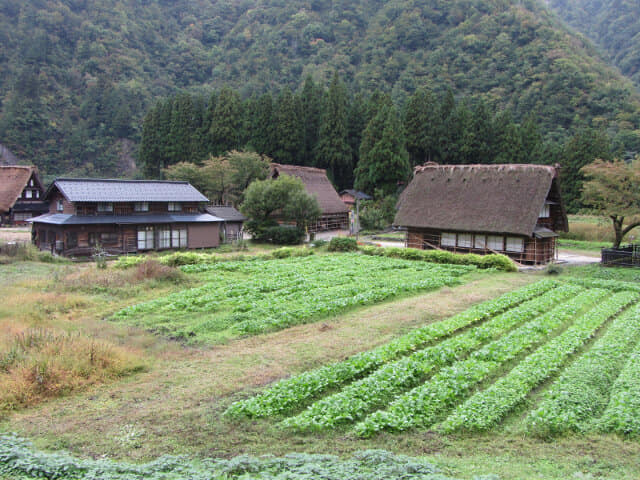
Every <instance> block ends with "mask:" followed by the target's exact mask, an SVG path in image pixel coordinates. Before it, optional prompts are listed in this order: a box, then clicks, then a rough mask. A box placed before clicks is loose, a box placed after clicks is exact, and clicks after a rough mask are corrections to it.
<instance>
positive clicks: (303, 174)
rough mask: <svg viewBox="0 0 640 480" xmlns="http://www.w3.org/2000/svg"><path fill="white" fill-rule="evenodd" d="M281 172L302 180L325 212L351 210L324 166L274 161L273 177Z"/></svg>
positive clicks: (345, 211)
mask: <svg viewBox="0 0 640 480" xmlns="http://www.w3.org/2000/svg"><path fill="white" fill-rule="evenodd" d="M281 173H284V174H285V175H289V176H291V177H297V178H299V179H300V180H302V183H304V186H305V188H306V189H307V192H308V193H310V194H311V195H315V196H316V198H317V199H318V204H319V205H320V210H322V213H323V214H327V213H347V212H349V208H348V207H347V206H346V205H345V203H344V202H343V201H342V200H341V199H340V196H339V195H338V192H336V189H335V188H333V185H332V184H331V182H330V181H329V179H328V178H327V171H326V170H324V169H322V168H313V167H301V166H298V165H281V164H279V163H272V164H271V176H272V178H277V177H278V175H280V174H281Z"/></svg>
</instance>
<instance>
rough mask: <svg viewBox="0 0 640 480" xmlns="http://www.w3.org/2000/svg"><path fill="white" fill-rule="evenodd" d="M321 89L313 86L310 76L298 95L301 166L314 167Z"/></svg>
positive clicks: (320, 112) (319, 118)
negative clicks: (301, 144) (302, 145)
mask: <svg viewBox="0 0 640 480" xmlns="http://www.w3.org/2000/svg"><path fill="white" fill-rule="evenodd" d="M322 95H323V92H322V88H321V87H318V86H316V85H315V83H314V82H313V78H312V77H311V75H309V76H307V78H306V79H305V81H304V86H303V87H302V92H301V94H300V102H301V107H302V123H303V125H304V156H303V158H302V159H301V164H302V165H308V166H314V165H316V158H315V151H316V146H317V144H318V136H319V131H320V120H321V115H322Z"/></svg>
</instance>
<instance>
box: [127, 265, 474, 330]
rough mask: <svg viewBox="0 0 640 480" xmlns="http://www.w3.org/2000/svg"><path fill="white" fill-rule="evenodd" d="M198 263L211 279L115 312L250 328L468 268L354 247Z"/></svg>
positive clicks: (365, 300)
mask: <svg viewBox="0 0 640 480" xmlns="http://www.w3.org/2000/svg"><path fill="white" fill-rule="evenodd" d="M197 267H199V268H200V267H207V269H206V273H203V276H204V278H205V279H207V278H210V279H211V281H210V282H208V283H206V284H205V285H203V286H200V287H197V288H193V289H189V290H185V291H182V292H178V293H175V294H171V295H168V296H166V297H163V298H159V299H156V300H153V301H151V302H146V303H143V304H139V305H134V306H131V307H128V308H125V309H123V310H121V311H120V312H118V313H116V315H115V318H119V319H133V320H134V321H135V322H136V323H137V324H139V325H142V326H146V327H149V328H153V329H156V330H160V331H162V330H167V333H169V334H171V335H172V336H191V335H201V336H206V335H207V334H208V333H211V332H221V331H224V330H230V331H232V332H234V333H235V334H255V333H262V332H265V331H271V330H278V329H282V328H286V327H288V326H291V325H296V324H300V323H306V322H308V321H309V320H310V319H312V318H320V317H326V316H329V315H332V314H335V313H338V312H341V311H343V310H345V309H347V308H349V307H352V306H356V305H369V304H373V303H377V302H380V301H383V300H385V299H388V298H391V297H394V296H397V295H400V294H403V293H409V292H416V291H425V290H431V289H436V288H439V287H442V286H444V285H454V284H459V283H460V279H459V277H460V276H462V275H464V274H465V273H468V272H470V271H471V270H473V269H474V267H468V266H446V265H432V264H426V263H418V262H410V261H405V260H398V259H391V258H379V257H366V256H363V255H358V254H355V255H354V254H351V255H349V254H347V255H332V256H324V257H306V258H292V259H287V260H286V261H277V260H275V261H270V262H228V263H218V264H211V265H202V266H200V265H198V266H197ZM185 268H186V267H185ZM193 313H199V314H200V315H195V316H194V315H192V314H193Z"/></svg>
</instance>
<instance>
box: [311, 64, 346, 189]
mask: <svg viewBox="0 0 640 480" xmlns="http://www.w3.org/2000/svg"><path fill="white" fill-rule="evenodd" d="M348 133H349V132H348V129H347V91H346V88H345V87H344V85H343V84H342V82H341V81H340V78H339V77H338V74H337V73H336V74H334V76H333V79H332V80H331V84H330V85H329V91H328V92H327V95H326V98H325V102H324V108H323V112H322V122H321V124H320V137H319V140H318V147H317V149H316V158H317V159H318V165H320V166H323V167H326V168H327V170H328V174H329V177H330V178H331V179H332V180H333V182H334V183H335V184H336V186H337V187H338V189H339V190H342V189H344V188H347V187H348V186H350V185H351V183H352V174H353V166H352V164H351V160H352V157H351V147H350V146H349V142H348Z"/></svg>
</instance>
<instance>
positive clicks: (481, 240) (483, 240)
mask: <svg viewBox="0 0 640 480" xmlns="http://www.w3.org/2000/svg"><path fill="white" fill-rule="evenodd" d="M473 247H474V248H478V249H482V250H484V249H485V248H487V237H485V236H484V235H476V237H475V239H474V241H473Z"/></svg>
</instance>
